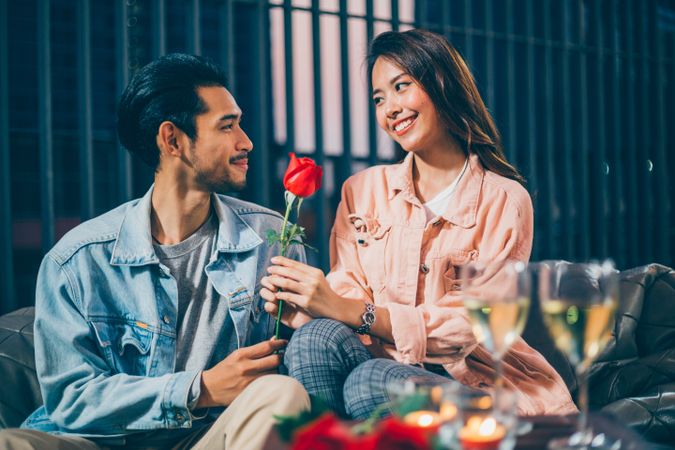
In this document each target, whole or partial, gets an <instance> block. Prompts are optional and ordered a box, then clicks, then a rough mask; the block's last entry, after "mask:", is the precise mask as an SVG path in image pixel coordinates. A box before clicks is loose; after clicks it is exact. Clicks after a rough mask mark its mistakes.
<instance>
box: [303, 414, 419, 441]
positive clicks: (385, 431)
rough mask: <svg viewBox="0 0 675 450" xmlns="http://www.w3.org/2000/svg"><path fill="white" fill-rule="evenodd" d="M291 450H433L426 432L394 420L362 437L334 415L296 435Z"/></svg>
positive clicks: (378, 426)
mask: <svg viewBox="0 0 675 450" xmlns="http://www.w3.org/2000/svg"><path fill="white" fill-rule="evenodd" d="M291 436H292V444H291V450H431V449H432V443H431V442H430V439H429V436H428V434H427V432H426V430H424V429H422V428H419V427H415V426H412V425H408V424H406V423H404V422H401V421H400V420H398V419H396V418H393V417H390V418H387V419H385V420H383V421H382V422H380V423H379V425H377V426H376V427H375V428H374V430H371V431H370V432H369V433H367V434H363V435H358V434H356V433H354V432H353V431H352V428H350V427H349V426H348V425H347V424H346V423H345V422H341V421H340V420H339V419H338V418H337V417H336V416H335V415H334V414H333V413H324V414H323V415H321V416H320V417H319V418H318V419H316V420H314V421H313V422H310V423H309V424H306V425H304V426H301V427H300V428H298V429H296V430H295V432H294V433H292V435H291Z"/></svg>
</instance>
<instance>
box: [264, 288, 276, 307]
mask: <svg viewBox="0 0 675 450" xmlns="http://www.w3.org/2000/svg"><path fill="white" fill-rule="evenodd" d="M260 296H261V297H262V298H263V299H264V300H265V301H266V302H271V303H274V304H276V303H278V300H277V297H276V295H275V293H274V292H272V291H271V290H269V289H267V288H262V289H260Z"/></svg>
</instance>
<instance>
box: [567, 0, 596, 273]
mask: <svg viewBox="0 0 675 450" xmlns="http://www.w3.org/2000/svg"><path fill="white" fill-rule="evenodd" d="M576 4H577V14H578V15H579V17H578V23H579V30H578V36H577V41H578V45H579V50H577V51H578V52H579V72H578V73H579V76H580V80H579V102H580V116H579V117H580V119H581V123H580V124H579V126H580V134H581V148H579V152H580V153H581V158H580V161H579V172H578V175H577V180H578V182H577V183H575V184H576V185H577V186H580V189H579V190H578V191H577V192H578V193H579V195H577V196H575V197H574V199H575V203H578V205H579V225H580V226H579V228H577V233H576V236H575V241H577V242H578V243H579V248H578V249H577V252H576V255H578V257H580V258H581V259H583V260H588V258H589V256H590V247H591V244H590V240H589V237H590V235H591V221H590V217H589V214H590V213H589V209H590V204H589V198H590V196H589V195H588V193H589V192H591V190H590V186H589V174H588V161H589V159H590V151H591V149H590V139H589V137H588V134H589V131H588V128H589V117H588V80H587V78H586V76H587V72H588V69H587V67H588V66H587V53H586V50H585V48H586V47H588V41H587V39H586V38H584V36H587V24H586V21H585V14H584V3H583V1H582V0H577V2H576ZM570 152H573V150H572V149H570Z"/></svg>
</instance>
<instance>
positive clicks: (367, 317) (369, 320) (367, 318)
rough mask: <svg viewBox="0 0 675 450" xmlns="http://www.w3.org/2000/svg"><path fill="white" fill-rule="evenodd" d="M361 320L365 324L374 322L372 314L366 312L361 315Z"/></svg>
mask: <svg viewBox="0 0 675 450" xmlns="http://www.w3.org/2000/svg"><path fill="white" fill-rule="evenodd" d="M363 320H364V321H365V322H366V323H373V322H375V314H373V313H371V312H367V313H365V314H364V315H363Z"/></svg>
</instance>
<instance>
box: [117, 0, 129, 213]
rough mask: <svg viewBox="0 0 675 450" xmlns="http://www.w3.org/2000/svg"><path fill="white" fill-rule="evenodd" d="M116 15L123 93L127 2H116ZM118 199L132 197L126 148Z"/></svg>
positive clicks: (121, 152) (122, 153) (119, 84)
mask: <svg viewBox="0 0 675 450" xmlns="http://www.w3.org/2000/svg"><path fill="white" fill-rule="evenodd" d="M115 16H116V24H117V33H115V39H116V56H117V58H116V59H117V61H116V64H117V92H118V93H122V91H123V90H124V88H126V86H127V84H128V83H129V32H128V28H127V19H128V17H127V16H128V14H127V2H124V1H121V2H117V3H116V4H115ZM118 171H119V172H118V174H117V175H118V180H119V186H118V188H119V191H118V200H119V201H120V202H125V201H127V200H129V199H130V198H131V192H132V178H131V155H129V152H127V151H126V150H125V149H124V148H121V146H120V149H119V151H118Z"/></svg>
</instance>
